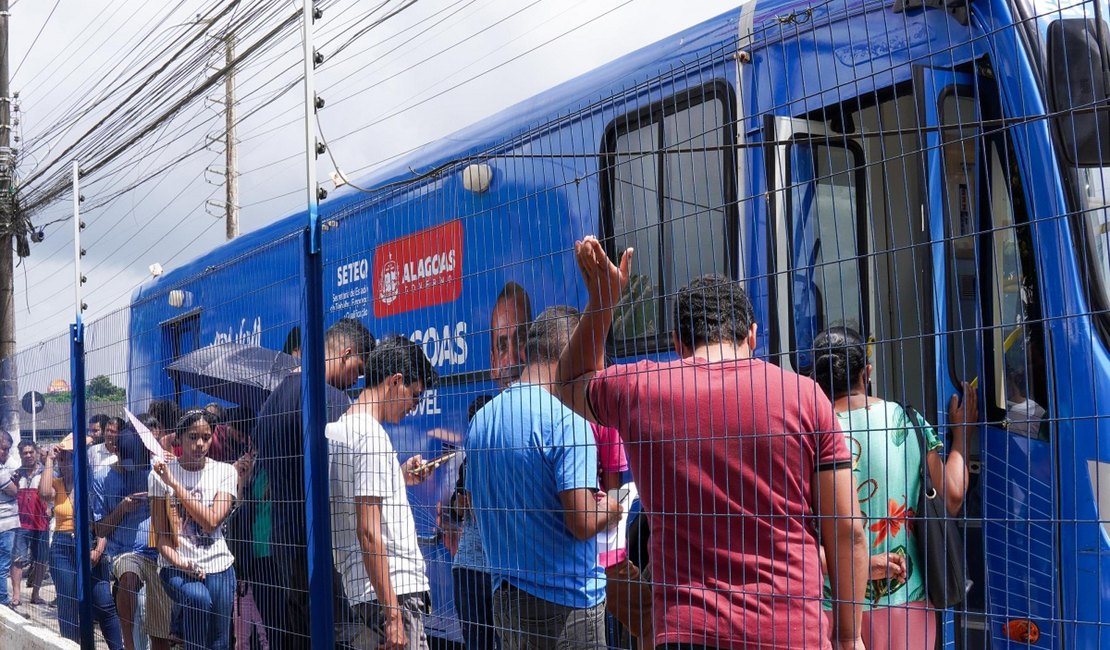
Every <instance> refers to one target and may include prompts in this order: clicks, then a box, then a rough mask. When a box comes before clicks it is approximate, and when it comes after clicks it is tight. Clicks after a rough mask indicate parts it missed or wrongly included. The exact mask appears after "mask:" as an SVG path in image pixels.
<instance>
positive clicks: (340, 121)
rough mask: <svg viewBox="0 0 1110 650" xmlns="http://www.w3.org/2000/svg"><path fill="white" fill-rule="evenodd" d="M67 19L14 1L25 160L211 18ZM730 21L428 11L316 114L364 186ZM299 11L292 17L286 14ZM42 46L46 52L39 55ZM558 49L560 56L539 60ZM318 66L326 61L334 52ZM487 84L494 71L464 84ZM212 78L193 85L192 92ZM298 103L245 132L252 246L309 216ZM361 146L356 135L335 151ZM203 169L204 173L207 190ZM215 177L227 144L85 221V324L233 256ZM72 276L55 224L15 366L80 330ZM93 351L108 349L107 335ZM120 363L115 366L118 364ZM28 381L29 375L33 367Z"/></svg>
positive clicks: (264, 75)
mask: <svg viewBox="0 0 1110 650" xmlns="http://www.w3.org/2000/svg"><path fill="white" fill-rule="evenodd" d="M58 2H59V4H58V8H57V10H56V11H55V12H54V15H53V16H52V17H51V18H50V20H49V21H47V20H46V18H47V15H48V14H49V13H50V11H51V8H52V7H53V6H54V2H53V1H52V0H15V2H14V6H13V9H12V17H11V55H10V56H11V62H12V63H11V66H12V70H13V71H15V70H16V67H17V66H19V69H18V71H16V72H15V74H14V76H13V79H12V89H13V90H14V91H17V92H19V93H20V108H21V113H20V119H21V124H20V125H19V127H18V128H17V131H16V133H17V135H18V134H20V133H21V134H22V137H23V138H24V140H26V141H27V142H33V141H34V139H35V138H40V137H42V136H43V130H44V129H45V128H46V125H48V124H51V123H53V121H54V119H56V117H57V115H59V114H61V113H63V112H65V111H66V110H68V109H71V108H72V107H74V106H78V105H80V104H81V102H82V101H83V100H85V98H86V97H88V96H89V95H90V93H91V92H93V91H95V90H96V89H95V88H90V84H91V82H93V81H95V80H97V79H99V78H100V77H101V76H102V75H103V72H102V71H103V70H105V69H108V68H110V67H111V66H112V65H113V64H114V63H115V62H116V61H117V60H118V57H125V58H126V57H127V56H129V53H132V52H134V51H136V49H135V48H136V47H137V46H138V44H137V43H135V41H136V40H137V39H138V37H139V36H140V35H143V34H145V33H146V32H147V31H149V30H150V29H151V27H152V25H153V24H155V23H156V22H157V21H159V20H162V19H163V18H164V17H166V14H167V12H168V11H170V8H171V7H173V8H174V12H173V15H172V16H169V17H168V18H169V19H168V20H166V22H165V23H164V25H166V26H165V27H164V28H162V29H161V32H160V34H168V35H172V32H173V30H175V29H184V28H183V27H180V26H177V27H174V26H173V25H180V24H182V23H185V22H187V21H189V20H190V19H192V18H193V17H194V16H195V15H196V14H198V13H200V12H202V11H206V10H207V9H208V8H209V7H211V6H212V4H213V3H212V2H211V0H209V1H207V2H205V1H202V0H182V1H180V2H170V0H165V2H146V1H140V0H123V1H120V2H108V1H107V0H91V1H85V2H78V1H77V0H58ZM244 2H247V0H244ZM394 2H395V3H396V4H401V3H400V2H399V1H398V0H394ZM378 4H379V1H378V0H339V1H338V3H337V4H336V5H335V6H333V7H332V8H331V9H329V10H328V11H327V12H326V13H325V15H324V17H323V20H322V21H319V22H318V23H317V29H318V30H319V31H320V35H321V40H322V41H324V42H325V43H326V42H327V40H328V37H329V36H334V35H335V34H336V33H337V32H339V31H341V30H342V29H343V28H345V27H347V26H349V25H351V24H352V23H353V22H354V21H357V20H359V19H360V17H362V16H364V15H365V13H366V12H367V11H369V10H370V9H371V8H372V7H375V6H377V5H378ZM736 4H738V3H737V1H736V0H701V1H697V0H687V1H683V2H674V1H673V0H633V1H631V2H628V1H627V0H542V1H540V2H536V1H535V0H419V1H418V2H416V4H415V5H413V6H412V7H411V8H409V9H407V10H405V11H404V12H403V13H401V14H400V15H399V16H397V17H396V18H394V19H392V20H390V21H388V22H387V23H385V24H384V25H382V26H380V27H378V28H375V29H373V30H371V31H370V32H368V33H367V34H366V35H364V36H362V37H361V38H360V39H359V40H358V41H357V42H356V43H354V44H353V45H352V46H351V47H350V48H348V49H347V50H346V51H345V52H343V53H342V54H341V55H339V56H336V57H334V58H333V59H331V60H329V61H327V62H326V63H325V64H324V65H323V66H322V67H321V68H320V69H319V71H318V84H319V88H320V90H319V93H320V95H321V96H323V97H324V98H325V99H326V100H327V101H328V105H327V107H326V108H325V109H324V110H323V111H322V112H321V120H322V124H323V125H324V126H325V127H326V131H325V134H327V135H328V137H329V138H331V140H332V151H333V153H334V155H335V157H336V159H337V161H338V162H339V164H340V166H341V167H343V169H344V170H346V171H348V172H350V171H353V170H357V169H364V168H367V167H369V166H372V165H374V164H375V163H377V162H380V161H383V160H387V159H389V158H391V157H394V156H396V155H398V154H401V153H403V152H405V151H408V150H410V149H412V148H414V147H416V146H419V145H421V144H424V143H427V142H429V141H434V140H436V139H438V138H441V137H444V136H446V135H448V134H450V133H452V132H454V131H456V130H458V129H460V128H462V127H465V126H466V125H468V124H471V123H473V122H475V121H478V120H480V119H482V118H484V117H486V116H488V115H490V114H493V113H496V112H497V111H499V110H502V109H504V108H506V107H508V106H511V105H513V104H515V103H517V102H519V101H521V100H524V99H527V98H528V97H530V96H532V95H535V94H537V93H540V92H542V91H544V90H545V89H547V88H550V87H551V86H553V85H555V84H558V83H560V82H563V81H566V80H568V79H571V78H573V77H576V76H578V75H580V74H582V73H584V72H587V71H589V70H591V69H593V68H595V67H597V66H599V65H602V64H604V63H605V62H607V61H610V60H613V59H615V58H617V57H620V56H621V55H623V54H626V53H628V52H630V51H633V50H635V49H638V48H640V47H643V46H645V45H649V44H651V43H653V42H655V41H657V40H659V39H661V38H664V37H666V36H668V35H669V34H672V33H675V32H677V31H680V30H682V29H684V28H686V27H689V26H692V25H695V24H697V23H699V22H701V21H703V20H706V19H708V18H712V17H714V16H716V15H719V14H721V13H723V12H725V11H727V10H729V9H730V8H732V7H733V6H735V5H736ZM294 9H295V7H294V4H293V3H289V11H290V12H292V11H293V10H294ZM44 25H45V27H44ZM40 28H42V33H41V36H40V37H39V39H38V42H37V44H36V45H35V47H34V49H33V50H31V51H29V48H30V45H31V42H32V40H33V39H34V38H35V36H36V34H37V33H38V32H39V30H40ZM258 36H259V34H240V35H239V36H238V38H239V40H240V42H241V43H250V42H252V41H253V40H255V39H257V38H258ZM344 38H346V37H344ZM299 39H300V36H299V33H297V34H294V35H292V36H290V37H289V38H287V39H286V40H285V41H284V42H283V43H282V45H281V47H279V48H277V50H275V51H274V52H273V53H272V54H269V55H267V56H266V57H263V60H261V61H259V62H257V63H255V64H254V65H253V66H252V67H251V69H249V70H247V71H244V72H243V73H242V74H241V75H240V79H239V97H240V99H241V101H242V102H243V104H242V108H244V109H246V108H250V107H253V106H257V105H259V104H260V103H261V102H262V101H264V100H266V99H267V98H268V96H269V95H270V94H271V93H274V92H276V91H277V90H278V89H280V88H281V87H282V86H283V85H285V84H287V83H289V82H290V81H292V80H294V79H295V76H294V75H295V72H290V73H286V74H284V75H282V74H281V71H282V70H283V69H285V68H286V67H289V66H292V67H293V68H294V70H296V64H297V61H298V60H299V59H298V57H299V54H300V45H299ZM552 39H554V40H552ZM547 41H552V42H550V43H548V44H546V45H542V46H540V45H541V44H543V43H545V42H547ZM333 46H334V45H333ZM448 46H451V47H448ZM537 46H540V47H537ZM533 48H535V50H534V51H531V52H529V50H533ZM445 49H446V51H445V52H443V53H442V54H439V55H438V56H434V57H433V56H431V55H433V54H436V53H437V52H440V51H441V50H445ZM322 50H323V51H324V53H325V54H326V53H328V48H327V46H326V45H325V46H324V47H322ZM429 57H430V58H429ZM424 59H428V60H426V61H423V60H424ZM21 61H22V64H21V65H20V63H21ZM215 63H217V61H216V60H215V59H214V60H213V64H215ZM414 64H416V65H414ZM498 66H500V67H498ZM409 68H411V69H409ZM494 68H495V69H494ZM491 69H492V70H491ZM486 70H491V71H490V72H489V73H488V74H484V75H482V76H480V77H478V78H477V79H474V80H472V81H466V80H468V79H470V78H471V77H474V76H475V75H478V74H479V73H482V72H484V71H486ZM201 74H202V73H201V72H199V71H198V73H197V81H198V82H199V81H200V80H201ZM205 74H210V72H206V73H205ZM460 82H465V83H461V85H459V84H460ZM453 86H458V87H455V88H452V87H453ZM302 93H303V91H302V90H301V89H300V88H299V87H298V88H297V89H296V90H295V91H293V92H290V93H287V94H286V95H285V96H283V97H281V98H279V99H278V100H276V101H275V102H273V103H272V104H271V105H270V106H269V107H268V108H267V109H265V110H262V111H260V112H259V113H258V114H257V115H255V116H253V117H251V118H250V119H248V120H246V121H245V123H244V124H242V125H241V126H240V128H239V134H238V135H239V140H240V145H239V166H240V170H241V174H242V175H241V178H240V190H239V191H240V205H241V206H242V207H241V228H242V231H243V232H248V231H250V230H254V229H256V228H259V227H262V226H265V225H266V224H268V223H271V222H273V221H275V220H277V219H279V218H281V217H282V216H284V215H287V214H289V213H291V212H294V211H297V210H299V209H301V207H302V205H303V201H304V189H303V188H304V176H303V175H304V172H303V169H304V167H303V165H304V163H303V158H302V157H301V156H302V154H301V151H302V150H303V141H304V135H303V128H304V127H303V122H302V120H303V111H302V108H301V103H300V102H301V97H302ZM211 95H212V96H213V97H216V96H217V95H218V93H216V92H213V93H211ZM420 102H423V103H420ZM105 110H106V108H105V107H104V106H95V107H93V109H92V113H91V117H93V118H96V117H99V116H100V115H101V114H102V113H103V112H104V111H105ZM220 110H221V107H220V106H218V105H214V104H210V105H209V106H208V107H203V106H201V107H197V108H196V109H195V110H192V111H189V112H187V113H186V114H185V115H183V116H181V117H180V118H179V119H178V120H177V121H175V122H174V124H172V125H171V126H170V127H168V128H167V129H165V130H164V131H162V132H161V133H160V134H159V137H158V138H156V139H154V140H151V141H148V142H147V143H145V144H144V145H143V146H141V147H136V148H135V149H134V150H133V152H132V153H131V154H130V157H131V158H133V159H134V160H135V162H136V163H137V164H135V165H133V166H132V167H131V168H130V169H128V170H127V171H126V172H125V173H120V174H116V175H115V176H114V177H111V178H105V177H103V176H102V177H99V178H93V179H89V181H88V182H89V186H88V188H87V189H85V190H84V192H83V193H84V194H85V196H86V199H89V200H91V201H87V203H91V202H92V201H95V200H96V199H97V198H98V195H99V196H103V195H106V194H107V193H110V192H111V191H112V190H113V189H115V188H118V187H120V186H126V185H128V184H130V183H133V182H134V181H136V180H138V179H140V178H142V176H143V174H145V173H148V172H149V170H151V169H155V168H158V167H159V166H161V165H163V164H165V163H166V162H168V161H170V160H172V159H173V158H175V157H176V155H178V154H179V153H180V152H182V151H185V150H186V149H188V148H190V147H195V146H197V145H198V144H200V143H203V142H204V138H205V137H206V136H207V135H208V134H213V135H220V134H222V129H223V126H222V125H223V118H222V116H221V115H220V113H219V111H220ZM383 118H384V119H383ZM190 120H191V121H192V122H193V123H198V121H199V120H206V121H207V123H208V125H209V126H207V127H206V128H204V129H201V130H199V131H197V132H195V133H192V134H190V135H188V136H185V137H178V138H175V137H173V135H174V133H173V132H174V125H178V124H180V125H185V124H187V123H188V122H189V121H190ZM350 132H354V133H353V134H352V135H349V136H347V137H342V138H341V137H339V136H340V135H342V134H346V133H350ZM62 142H65V140H63V141H62ZM53 153H56V151H55V152H53ZM41 162H42V161H36V160H34V159H30V158H28V159H26V160H24V161H23V164H22V166H21V169H20V172H21V173H22V174H24V175H26V174H28V173H29V172H30V171H31V170H32V169H33V168H34V166H35V164H36V163H41ZM206 168H211V169H210V171H207V172H206V171H205V170H206ZM222 170H223V151H222V144H217V145H214V146H213V147H211V151H205V152H204V153H202V154H199V155H198V156H195V157H194V158H193V159H191V160H190V161H187V162H185V163H183V164H181V165H179V166H177V167H176V168H175V169H174V170H173V171H172V172H171V173H169V174H166V175H165V176H164V177H161V178H159V179H157V180H156V181H154V182H151V183H148V184H147V185H145V186H143V187H142V188H140V189H138V190H136V191H133V192H129V193H127V194H126V195H124V196H122V197H120V198H119V199H117V200H116V201H114V202H113V203H112V204H110V205H108V206H105V207H104V208H102V209H99V210H95V211H91V212H89V213H88V214H86V215H85V217H84V219H85V221H86V222H87V224H88V228H87V229H86V230H85V232H84V234H83V235H82V237H83V243H84V246H85V247H86V248H87V249H88V251H89V254H88V256H87V257H86V258H85V260H84V269H85V273H86V275H87V276H88V278H89V281H88V284H87V285H86V287H85V301H86V302H87V303H88V305H89V310H88V312H86V318H87V319H88V318H91V319H96V318H98V317H103V316H104V315H106V314H111V313H112V312H117V311H118V310H121V309H124V308H126V305H127V302H128V299H129V297H130V295H131V292H132V290H133V289H134V287H135V286H136V285H138V284H139V283H141V282H142V281H143V280H144V279H145V278H147V277H149V272H148V267H149V266H150V265H151V264H153V263H159V264H161V265H162V266H163V267H164V268H165V269H166V270H169V269H172V268H174V267H176V266H179V265H181V264H182V263H184V262H187V261H189V260H191V259H193V258H196V257H198V256H200V255H203V254H204V253H206V252H207V251H209V250H211V249H212V248H214V247H216V246H219V245H220V244H222V243H223V242H224V241H225V240H224V224H223V220H222V213H220V208H219V207H217V206H212V205H206V204H207V202H208V201H209V200H215V201H219V200H220V199H222V198H223V186H222V184H220V181H219V176H218V174H219V173H222ZM330 171H331V164H330V162H327V161H325V159H321V163H320V165H319V167H318V172H319V177H320V178H321V179H326V178H327V176H328V173H329V172H330ZM363 173H365V172H363ZM71 211H72V207H71V203H70V200H69V197H68V196H67V197H65V198H64V199H63V200H61V201H59V202H58V203H57V204H55V205H53V206H51V207H50V208H49V209H48V210H46V211H44V212H43V213H41V214H40V215H38V216H37V217H36V219H35V221H36V222H37V223H46V222H47V221H51V220H54V219H58V218H60V217H64V216H66V215H67V214H70V213H71ZM212 213H219V214H220V217H219V218H216V217H213V216H212ZM72 265H73V234H72V224H71V223H69V222H61V223H58V224H56V225H53V226H51V227H49V228H48V229H47V232H46V239H45V241H44V242H42V243H41V244H36V245H34V246H33V249H32V255H31V257H30V258H28V259H26V260H24V261H23V264H22V265H21V266H20V267H19V268H17V269H16V278H15V285H16V303H17V316H16V325H17V337H18V347H19V348H21V349H25V348H28V347H30V346H33V345H34V344H35V343H36V342H38V341H42V340H44V339H48V338H51V337H53V336H55V335H59V334H63V333H64V332H65V331H66V328H67V325H68V323H69V322H71V321H72V318H73V317H72V313H73V308H72V305H73V267H72ZM125 322H126V318H125V317H124V315H123V314H118V315H117V316H116V317H114V318H113V320H112V323H113V325H112V326H111V327H110V329H111V330H118V331H119V336H120V337H123V336H124V335H125V334H124V332H125V331H126V330H125V329H124V323H125ZM100 336H101V337H103V338H104V340H110V339H112V338H114V337H113V336H112V334H111V332H109V331H106V330H105V329H104V328H101V332H100ZM118 353H119V354H122V348H120V349H119V351H118ZM55 356H56V355H55ZM63 361H64V360H63ZM54 363H58V362H57V361H56V362H54ZM23 365H24V370H27V367H26V366H27V363H26V362H24V363H23ZM62 370H63V368H62V367H59V368H58V369H57V372H56V373H55V374H56V375H58V376H67V375H68V370H65V372H62ZM90 370H95V369H93V368H90Z"/></svg>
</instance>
